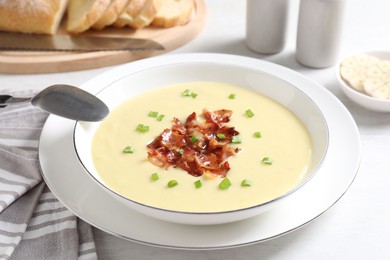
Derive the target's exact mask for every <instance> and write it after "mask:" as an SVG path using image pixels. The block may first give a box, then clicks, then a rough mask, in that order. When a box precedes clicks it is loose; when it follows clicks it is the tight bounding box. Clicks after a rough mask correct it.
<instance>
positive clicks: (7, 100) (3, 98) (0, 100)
mask: <svg viewBox="0 0 390 260" xmlns="http://www.w3.org/2000/svg"><path fill="white" fill-rule="evenodd" d="M29 101H31V97H28V98H17V97H13V96H10V95H0V107H6V106H8V105H13V104H20V103H25V102H29Z"/></svg>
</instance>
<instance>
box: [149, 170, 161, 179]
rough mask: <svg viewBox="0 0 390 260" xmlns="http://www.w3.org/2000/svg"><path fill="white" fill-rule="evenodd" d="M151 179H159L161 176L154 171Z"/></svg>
mask: <svg viewBox="0 0 390 260" xmlns="http://www.w3.org/2000/svg"><path fill="white" fill-rule="evenodd" d="M150 179H152V181H157V180H158V179H160V177H159V176H158V174H157V173H156V172H155V173H152V175H150Z"/></svg>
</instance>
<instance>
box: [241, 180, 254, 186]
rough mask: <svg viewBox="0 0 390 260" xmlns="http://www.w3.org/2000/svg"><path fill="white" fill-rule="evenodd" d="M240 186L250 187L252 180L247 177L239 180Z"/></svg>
mask: <svg viewBox="0 0 390 260" xmlns="http://www.w3.org/2000/svg"><path fill="white" fill-rule="evenodd" d="M241 186H243V187H250V186H252V181H251V180H249V179H244V180H242V182H241Z"/></svg>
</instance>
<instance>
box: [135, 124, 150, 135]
mask: <svg viewBox="0 0 390 260" xmlns="http://www.w3.org/2000/svg"><path fill="white" fill-rule="evenodd" d="M135 130H136V131H137V132H140V133H146V132H148V131H149V126H148V125H143V124H139V125H137V128H136V129H135Z"/></svg>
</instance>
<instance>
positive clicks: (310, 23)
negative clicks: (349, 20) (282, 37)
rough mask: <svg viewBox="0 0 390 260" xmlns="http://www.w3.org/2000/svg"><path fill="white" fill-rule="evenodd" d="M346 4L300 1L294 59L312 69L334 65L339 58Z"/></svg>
mask: <svg viewBox="0 0 390 260" xmlns="http://www.w3.org/2000/svg"><path fill="white" fill-rule="evenodd" d="M345 6H346V0H301V2H300V6H299V18H298V31H297V46H296V59H297V60H298V62H300V63H301V64H303V65H305V66H308V67H313V68H326V67H330V66H332V65H334V64H335V63H336V62H337V60H338V56H339V50H340V43H341V38H342V31H343V24H344V13H345Z"/></svg>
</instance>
